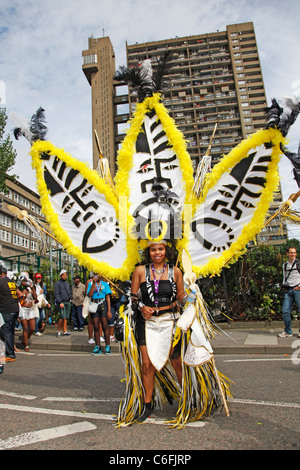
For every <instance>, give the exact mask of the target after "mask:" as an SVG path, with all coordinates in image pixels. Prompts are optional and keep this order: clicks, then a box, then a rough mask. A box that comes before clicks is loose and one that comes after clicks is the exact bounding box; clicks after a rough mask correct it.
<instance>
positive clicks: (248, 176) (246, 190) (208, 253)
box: [187, 129, 283, 276]
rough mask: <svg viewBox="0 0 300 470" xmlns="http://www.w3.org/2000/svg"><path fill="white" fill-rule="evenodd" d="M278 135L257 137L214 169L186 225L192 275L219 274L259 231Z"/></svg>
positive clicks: (274, 180) (274, 179)
mask: <svg viewBox="0 0 300 470" xmlns="http://www.w3.org/2000/svg"><path fill="white" fill-rule="evenodd" d="M281 143H283V137H282V134H281V133H280V132H279V131H278V130H275V129H267V130H263V131H258V132H257V133H255V134H253V135H252V136H251V137H249V138H248V139H247V140H245V141H243V142H242V143H241V144H239V145H238V146H237V147H235V148H234V149H233V150H232V151H231V152H230V153H229V154H228V156H226V157H223V159H222V160H221V161H220V162H219V163H218V164H217V165H216V166H215V167H214V169H213V171H212V172H211V175H210V177H209V180H208V182H207V183H206V185H205V187H204V195H203V199H202V200H201V201H199V205H198V206H197V209H196V211H195V214H194V217H193V220H192V223H191V225H190V235H189V242H188V247H187V249H188V252H189V254H190V256H191V259H192V263H193V270H194V272H196V273H197V275H203V276H205V275H208V274H218V273H219V272H220V270H221V269H222V267H223V266H224V265H226V264H228V263H230V262H231V261H232V262H233V261H235V259H236V258H237V257H238V256H240V254H241V253H242V252H243V250H244V249H245V248H246V245H247V243H249V241H250V240H253V239H254V238H255V236H256V235H257V233H258V232H259V231H260V230H261V229H262V227H263V224H264V220H265V216H266V212H267V210H268V208H269V204H270V202H271V201H272V198H273V193H274V191H276V190H277V188H278V183H279V175H278V163H279V159H280V155H281V150H280V144H281Z"/></svg>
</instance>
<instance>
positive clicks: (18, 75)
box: [0, 0, 300, 189]
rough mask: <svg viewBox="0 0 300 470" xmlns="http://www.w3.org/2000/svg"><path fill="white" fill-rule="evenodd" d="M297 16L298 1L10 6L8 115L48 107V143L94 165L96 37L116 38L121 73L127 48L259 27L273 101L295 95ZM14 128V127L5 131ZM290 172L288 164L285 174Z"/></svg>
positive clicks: (5, 11) (26, 176) (298, 128)
mask: <svg viewBox="0 0 300 470" xmlns="http://www.w3.org/2000/svg"><path fill="white" fill-rule="evenodd" d="M2 3H3V2H2ZM299 14H300V2H297V1H295V0H286V1H285V2H282V1H279V0H274V1H271V0H265V1H264V2H263V3H262V2H261V1H260V0H259V1H258V0H252V1H251V2H250V1H249V0H232V1H230V2H229V1H228V0H211V1H210V2H208V1H204V0H186V1H185V2H183V1H182V0H149V1H147V2H146V1H145V2H141V1H140V0H123V1H119V0H109V1H106V0H85V1H84V3H83V2H82V0H67V1H66V0H51V2H46V1H44V0H26V2H24V0H10V1H9V2H6V5H4V6H1V7H0V48H1V55H0V80H2V82H4V84H5V88H6V107H7V113H8V114H9V113H10V111H16V112H18V113H20V114H23V115H24V116H26V117H28V118H29V117H31V115H32V114H33V113H34V112H35V110H36V109H37V108H38V107H39V106H42V107H43V108H44V109H45V111H46V120H47V125H48V129H49V130H48V138H49V139H50V140H51V141H52V142H53V143H54V144H55V145H57V146H58V147H63V148H64V149H65V150H66V151H67V152H69V153H71V154H72V155H73V156H74V157H75V158H78V159H80V160H82V161H85V162H88V163H89V162H90V163H91V161H92V129H91V90H90V85H89V84H88V82H87V80H86V78H85V76H84V74H83V72H82V56H81V53H82V50H84V49H87V47H88V38H89V37H90V36H91V34H93V35H94V36H95V37H101V36H102V35H103V34H104V35H106V36H109V37H110V39H111V41H112V44H113V47H114V50H115V53H116V66H117V67H118V66H119V65H124V64H125V63H126V41H127V42H128V44H134V43H135V42H150V41H156V40H163V39H168V38H172V37H176V36H178V37H181V36H190V35H195V34H205V33H209V32H214V31H217V30H220V31H225V30H226V25H229V24H234V23H242V22H248V21H253V23H254V27H255V33H256V39H257V42H258V49H259V54H260V59H261V66H262V70H263V77H264V83H265V90H266V94H267V98H268V100H269V102H270V100H271V98H272V97H276V98H278V99H279V98H281V97H282V96H283V95H286V94H292V93H293V91H294V89H293V86H294V85H295V83H297V82H299V80H300V71H299V61H298V58H297V54H296V51H297V47H298V44H299V26H298V18H299V16H300V15H299ZM0 94H1V91H0ZM299 121H300V119H299ZM12 127H13V123H12V122H8V126H7V130H8V131H9V130H11V128H12ZM299 140H300V123H299V122H297V123H296V124H295V125H294V126H293V128H292V129H291V131H290V134H289V149H290V150H291V151H296V149H297V146H298V141H299ZM14 146H15V148H16V149H17V152H18V158H17V164H16V167H15V168H14V171H15V172H16V173H19V174H20V181H21V182H23V183H24V184H26V185H28V186H29V187H31V188H32V189H35V179H34V175H33V172H32V170H31V166H30V157H29V156H28V155H27V154H28V151H29V145H28V143H27V142H21V141H17V142H15V144H14ZM24 162H26V163H24ZM286 165H287V163H282V165H281V170H280V171H281V172H284V170H285V169H286Z"/></svg>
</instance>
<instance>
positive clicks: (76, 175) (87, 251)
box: [31, 141, 138, 279]
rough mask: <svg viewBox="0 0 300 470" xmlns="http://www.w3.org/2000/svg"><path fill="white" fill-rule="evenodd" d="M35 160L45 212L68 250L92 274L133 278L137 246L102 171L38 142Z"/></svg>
mask: <svg viewBox="0 0 300 470" xmlns="http://www.w3.org/2000/svg"><path fill="white" fill-rule="evenodd" d="M31 155H32V161H33V167H34V168H35V170H36V176H37V187H38V191H39V193H40V196H41V205H42V212H43V213H44V214H45V217H46V219H47V221H48V223H49V224H50V227H51V229H52V231H53V233H54V235H55V237H56V238H57V239H58V240H59V242H60V243H61V244H62V246H63V247H64V248H65V249H66V251H67V252H68V253H69V254H71V255H74V256H75V257H76V258H77V259H78V261H79V263H80V264H82V265H83V266H85V267H87V268H88V269H89V270H91V271H94V272H99V273H101V274H103V275H104V276H106V277H109V278H113V279H115V278H119V279H128V278H129V275H130V272H131V271H132V269H133V267H134V265H135V263H136V261H137V259H138V252H137V246H136V241H135V240H134V239H133V238H131V237H127V226H122V224H120V218H119V201H118V200H117V198H116V197H115V195H114V194H113V192H112V190H111V189H110V188H109V187H108V185H106V184H105V182H104V181H103V180H102V179H101V178H100V176H99V175H98V173H97V172H96V171H94V170H91V169H90V168H89V167H88V166H87V165H85V164H84V163H82V162H80V161H78V160H76V159H74V158H72V157H71V156H70V155H68V154H66V153H65V152H64V150H62V149H58V148H56V147H55V146H54V145H52V144H51V143H50V142H47V141H37V142H35V143H34V144H33V146H32V149H31ZM123 210H124V211H126V210H127V208H126V207H125V208H123ZM127 222H130V217H129V219H128V218H127Z"/></svg>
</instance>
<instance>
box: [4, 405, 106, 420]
mask: <svg viewBox="0 0 300 470" xmlns="http://www.w3.org/2000/svg"><path fill="white" fill-rule="evenodd" d="M0 409H2V410H15V411H21V412H23V411H25V412H29V413H41V414H48V415H59V416H71V417H75V418H87V419H104V420H105V419H106V420H111V419H112V416H111V415H105V414H100V413H85V412H82V411H67V410H51V409H49V408H35V407H29V406H21V405H10V404H7V403H0Z"/></svg>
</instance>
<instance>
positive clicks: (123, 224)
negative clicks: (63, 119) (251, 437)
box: [15, 54, 300, 427]
mask: <svg viewBox="0 0 300 470" xmlns="http://www.w3.org/2000/svg"><path fill="white" fill-rule="evenodd" d="M171 62H172V56H170V55H168V54H166V55H165V56H164V57H163V58H162V59H161V60H160V61H158V64H157V65H156V67H155V68H153V69H152V66H151V63H150V61H149V60H145V61H144V62H143V63H142V65H141V66H140V67H133V68H130V69H126V68H125V67H123V68H121V69H120V71H119V72H118V73H117V75H116V79H118V80H120V81H121V82H126V83H128V84H129V85H130V86H131V88H132V89H134V90H135V91H136V92H137V95H138V101H139V102H138V103H137V105H136V110H135V113H134V116H133V118H132V120H131V122H130V127H129V129H128V130H127V133H126V136H125V138H124V140H123V142H122V146H121V148H120V150H119V152H118V161H117V163H118V171H117V174H116V177H115V179H114V181H113V180H112V178H111V175H110V172H109V167H108V163H107V159H106V158H105V157H104V156H103V155H102V154H101V153H100V150H99V167H98V171H95V170H92V169H91V168H89V167H88V166H87V165H86V164H84V163H83V162H81V161H79V160H76V159H75V158H73V157H71V156H70V155H69V154H67V153H66V152H65V151H64V150H63V149H59V148H57V147H55V146H54V145H53V144H52V143H51V142H49V141H46V140H45V134H46V127H45V125H44V115H43V110H42V109H40V110H38V112H37V113H36V114H35V115H34V116H33V117H32V119H31V122H30V123H29V124H30V125H29V127H28V123H27V121H26V122H25V123H24V122H21V123H20V126H19V127H17V128H16V129H15V136H16V137H18V136H20V135H24V136H25V137H27V138H28V140H29V141H30V142H31V143H32V148H31V152H30V154H31V156H32V166H33V168H34V169H35V171H36V177H37V189H38V191H39V194H40V196H41V205H42V212H43V213H44V215H45V217H46V219H47V222H48V223H49V225H50V228H51V230H52V233H53V235H54V237H55V238H56V239H57V240H58V241H59V242H60V243H61V244H62V246H63V247H64V248H65V249H66V251H67V252H68V254H70V255H73V256H74V257H76V258H77V260H78V262H79V263H80V264H81V265H83V266H85V267H86V268H87V269H88V270H89V271H94V272H99V273H101V275H102V276H104V277H105V278H106V279H110V280H120V281H125V280H128V279H129V278H130V276H131V274H132V272H133V271H134V274H133V276H132V294H133V296H132V297H130V300H129V302H128V304H127V305H126V306H125V307H123V310H122V311H121V312H120V317H119V320H118V323H117V324H116V328H115V330H116V331H117V330H120V331H121V336H120V337H121V341H120V350H121V353H122V357H123V360H124V365H125V374H126V390H125V394H124V397H123V399H122V401H121V403H120V406H119V411H118V415H117V418H116V425H117V426H127V425H130V424H132V423H133V422H135V421H136V420H137V419H140V420H144V419H145V417H147V416H148V415H149V414H150V412H151V410H150V412H149V409H147V410H146V413H144V411H145V403H146V406H147V408H149V406H150V407H151V409H152V407H153V405H155V406H156V407H158V408H161V407H162V405H163V404H164V403H166V402H167V401H168V402H170V403H171V402H172V401H173V400H178V411H177V413H176V417H175V418H174V420H171V421H170V422H169V423H170V425H172V426H176V427H183V426H184V425H185V424H186V423H188V422H191V421H195V420H198V419H201V418H203V417H207V416H211V415H212V414H213V413H214V412H216V411H220V410H222V409H223V408H225V411H226V413H227V415H229V412H228V404H227V400H228V397H229V396H230V389H229V381H228V379H227V378H226V377H224V376H223V375H222V374H221V373H220V372H219V371H217V369H216V366H215V361H214V357H213V350H212V348H211V345H210V340H211V339H212V338H213V337H214V335H215V330H214V326H213V322H212V321H211V317H210V315H209V311H208V309H207V306H206V304H205V302H204V300H203V298H202V295H201V292H200V290H199V288H198V286H197V284H196V278H198V277H205V276H215V275H219V274H220V272H221V270H222V269H223V268H224V267H225V266H229V265H230V264H232V263H234V262H235V261H236V260H237V259H238V257H240V256H241V255H242V254H243V253H244V251H245V249H246V247H247V244H248V243H249V242H250V241H251V240H253V239H254V238H255V236H256V235H257V233H259V231H260V230H261V229H262V228H263V227H264V224H265V218H266V214H267V211H268V209H269V205H270V203H271V202H272V199H273V194H274V192H275V191H276V190H277V188H278V183H279V174H278V164H279V161H280V158H281V156H282V154H286V155H287V157H288V158H290V157H291V156H290V155H289V154H288V152H287V149H286V140H285V137H286V135H287V133H288V130H289V127H290V126H291V125H292V124H293V123H294V121H295V120H296V118H297V116H298V114H299V110H300V99H299V97H292V98H289V99H286V100H285V102H284V105H283V107H281V106H279V104H278V103H277V102H276V100H273V101H272V106H271V107H270V109H269V110H268V122H267V124H266V127H265V129H261V130H259V131H257V132H256V133H254V134H253V135H251V136H249V137H248V138H247V139H246V140H243V141H242V142H240V143H239V144H238V145H237V146H236V147H234V148H233V149H232V150H231V152H230V153H229V154H228V155H225V156H224V157H222V158H221V160H220V161H219V163H218V164H216V165H215V166H214V168H213V169H212V170H211V169H210V157H209V155H205V156H204V157H207V158H204V157H203V159H202V161H200V162H199V165H198V168H197V171H196V174H195V176H194V170H193V165H192V161H191V158H190V156H189V154H188V151H187V145H186V141H185V140H184V137H183V135H182V134H181V132H180V131H179V130H178V129H177V128H176V125H175V122H174V121H173V119H172V118H171V117H170V116H169V114H168V112H167V110H166V109H165V107H164V105H163V103H162V101H161V95H160V92H161V91H162V89H163V88H164V86H166V87H168V83H165V82H164V80H163V75H164V71H165V69H166V67H167V66H168V65H170V63H171ZM290 159H291V158H290ZM292 160H293V161H292V163H293V165H294V166H295V168H296V169H297V168H298V167H300V164H299V156H297V155H296V156H295V158H292ZM282 207H283V210H282V211H281V213H280V214H279V215H280V216H282V217H283V216H287V215H288V213H289V212H290V211H289V207H290V205H289V204H287V205H283V206H282ZM298 220H299V217H298ZM24 221H25V222H26V220H25V219H24ZM154 241H159V242H160V244H159V245H156V244H154V243H153V242H154ZM149 242H150V246H149V247H148V249H150V250H151V247H152V248H153V247H154V246H160V248H161V250H162V253H161V257H158V256H157V258H156V257H155V256H154V253H152V251H151V256H152V258H151V256H150V262H149V263H148V265H150V266H149V268H147V264H146V267H145V266H138V267H137V268H136V266H137V264H138V263H140V252H141V250H142V249H145V248H147V245H148V243H149ZM165 243H167V245H169V244H170V245H173V246H175V248H176V250H177V253H178V254H179V256H178V263H179V266H180V268H181V269H182V270H183V272H184V275H182V274H181V271H180V270H179V269H178V268H177V267H176V266H175V267H172V266H171V263H170V260H169V264H168V263H167V262H166V256H165V254H163V250H164V249H165V251H167V250H168V247H167V245H165ZM165 263H166V265H165ZM176 264H177V262H176ZM152 265H153V269H152V267H151V266H152ZM135 268H136V269H135ZM155 269H156V270H158V271H161V270H162V271H161V272H159V273H158V272H157V271H155ZM182 277H183V279H182ZM156 290H157V292H156ZM184 291H185V292H184ZM185 296H187V300H186V301H185V303H184V299H185ZM143 304H144V305H143ZM164 309H165V313H161V312H163V311H164ZM164 317H165V318H166V321H164V322H163V321H162V318H164ZM162 323H164V324H162ZM175 326H176V328H175ZM174 328H175V333H174ZM143 336H145V339H144V340H143ZM158 338H159V339H158ZM143 341H144V342H145V344H143ZM153 346H154V347H153ZM179 348H180V355H178V351H179ZM174 353H175V355H174ZM149 403H150V405H149Z"/></svg>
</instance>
